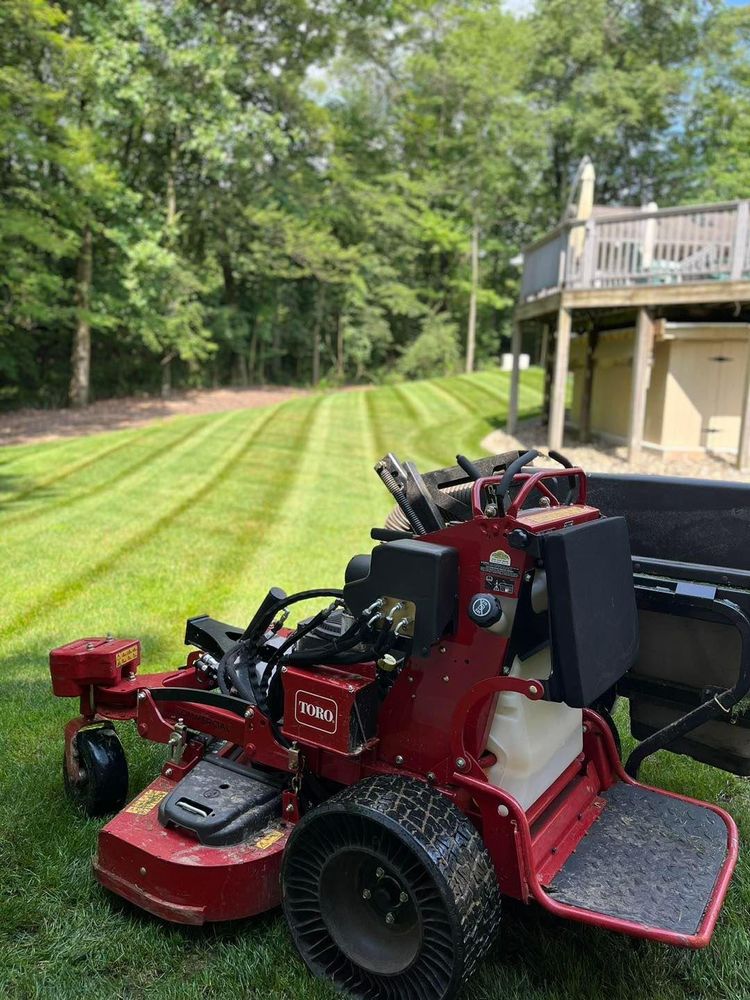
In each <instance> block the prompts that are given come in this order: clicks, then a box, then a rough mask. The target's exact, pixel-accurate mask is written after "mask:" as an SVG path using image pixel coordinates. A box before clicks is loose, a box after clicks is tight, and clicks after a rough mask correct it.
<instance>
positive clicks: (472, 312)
mask: <svg viewBox="0 0 750 1000" xmlns="http://www.w3.org/2000/svg"><path fill="white" fill-rule="evenodd" d="M478 287H479V226H478V225H477V224H476V222H475V223H474V228H473V229H472V231H471V293H470V295H469V325H468V329H467V331H466V371H467V372H473V371H474V352H475V350H476V343H477V288H478Z"/></svg>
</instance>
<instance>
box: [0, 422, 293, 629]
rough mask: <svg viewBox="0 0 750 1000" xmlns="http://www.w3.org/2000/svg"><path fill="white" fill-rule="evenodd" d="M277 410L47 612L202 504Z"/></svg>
mask: <svg viewBox="0 0 750 1000" xmlns="http://www.w3.org/2000/svg"><path fill="white" fill-rule="evenodd" d="M276 409H277V408H276V407H274V408H272V409H271V410H270V411H267V412H266V415H265V417H264V418H263V419H262V420H261V422H260V424H259V425H258V424H253V425H252V426H251V427H250V428H249V429H248V430H247V431H246V432H245V434H243V436H242V437H241V438H240V440H239V441H238V442H237V443H236V444H235V446H234V447H233V448H232V449H231V450H230V451H229V453H228V454H226V455H225V457H224V458H223V459H222V460H221V461H220V462H219V466H218V469H217V470H216V471H215V472H214V471H210V472H209V473H208V475H207V476H204V481H203V482H202V483H201V485H200V486H198V487H197V488H196V489H194V490H191V491H190V492H188V493H186V494H185V495H183V497H182V499H181V500H180V501H179V502H178V503H177V504H175V505H174V506H172V507H171V508H170V509H169V510H167V511H166V512H165V513H164V514H162V515H161V516H160V517H158V518H157V519H156V520H155V521H154V522H152V523H151V524H149V525H148V526H147V527H146V528H144V529H142V530H141V531H138V532H136V533H135V534H134V535H132V536H130V537H128V538H127V539H126V540H125V541H124V542H123V543H122V544H121V545H119V546H118V547H116V548H115V549H114V551H112V552H109V553H107V554H106V555H105V556H104V557H103V558H101V559H99V560H98V561H97V562H96V563H95V564H94V565H93V566H91V567H90V568H88V569H87V570H85V571H84V572H79V573H78V574H76V576H75V577H72V578H69V579H68V580H66V581H65V582H64V583H63V584H61V585H59V586H57V587H55V588H53V589H52V590H51V591H50V592H49V593H48V594H46V595H45V596H44V597H43V598H42V600H41V602H40V603H42V604H43V607H44V609H45V611H48V610H51V609H57V608H59V607H60V606H61V605H63V604H66V603H68V602H69V601H70V600H71V599H72V598H73V597H75V596H76V595H77V594H79V593H80V592H81V591H83V590H84V589H85V588H86V587H88V586H89V584H91V583H93V582H94V581H95V580H97V579H99V578H100V577H101V576H103V575H105V574H107V573H110V572H112V571H113V569H115V568H116V566H117V563H118V561H119V560H120V559H122V557H123V556H124V555H126V554H127V553H128V552H132V551H133V550H134V548H138V547H140V546H142V545H145V544H146V543H147V542H149V541H150V540H151V539H152V538H154V537H155V536H156V535H157V534H158V533H159V532H160V531H162V530H163V529H164V528H165V527H166V526H167V525H169V524H170V523H171V522H172V521H174V520H175V519H176V518H178V517H180V515H181V514H184V513H185V511H187V510H188V509H189V508H190V507H191V506H193V505H194V504H195V503H198V502H200V500H201V499H202V498H203V497H204V496H205V495H206V494H207V493H209V492H210V491H211V490H212V489H215V488H216V486H217V485H218V484H219V483H220V482H221V481H222V479H223V478H224V477H225V476H226V475H227V474H228V472H229V471H230V470H231V467H232V464H233V462H234V461H235V459H236V457H237V456H238V455H240V454H241V453H242V451H243V449H244V448H245V447H246V445H247V444H248V442H249V441H250V440H251V439H252V438H253V437H255V436H257V435H258V434H259V433H260V432H261V431H262V429H263V427H265V426H266V425H267V424H268V423H270V422H271V420H272V419H273V418H274V416H275V414H276ZM38 611H39V605H38V603H35V604H34V605H33V606H32V607H30V608H27V609H26V610H25V611H23V612H21V613H20V614H18V615H16V616H15V617H14V618H12V619H10V620H9V621H8V622H7V623H6V624H5V626H4V627H3V628H2V629H0V638H3V637H8V636H10V635H11V634H12V633H13V632H22V631H23V630H25V629H26V628H27V627H28V625H29V624H30V623H31V622H32V621H34V620H35V619H36V617H37V615H38Z"/></svg>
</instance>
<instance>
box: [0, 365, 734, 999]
mask: <svg viewBox="0 0 750 1000" xmlns="http://www.w3.org/2000/svg"><path fill="white" fill-rule="evenodd" d="M507 394H508V383H507V378H506V377H505V376H503V375H500V374H499V373H496V372H485V373H480V374H477V375H475V376H472V377H456V378H450V379H441V380H436V381H431V382H421V383H413V384H410V385H399V386H393V387H385V388H378V389H373V390H371V391H368V392H364V391H363V392H348V393H338V394H331V395H315V396H309V397H305V398H300V399H296V400H294V401H292V402H288V403H285V404H283V405H280V406H276V407H271V408H268V409H262V410H248V411H241V412H232V413H224V414H213V415H209V416H199V417H186V418H180V419H175V420H172V421H169V422H164V423H158V424H153V425H150V426H148V427H146V428H139V429H134V430H127V431H119V432H115V433H111V434H100V435H96V436H93V437H88V438H77V439H72V440H66V441H59V442H55V443H51V444H43V445H34V446H23V447H14V448H7V449H5V451H4V453H2V454H0V538H1V539H2V574H1V575H0V580H1V582H0V794H1V795H2V798H1V799H0V997H3V998H5V997H9V998H13V1000H16V998H32V997H44V998H46V997H50V998H54V1000H63V998H68V997H70V998H76V1000H83V998H105V997H106V998H109V1000H119V998H123V1000H125V998H128V1000H130V998H133V1000H135V998H153V1000H156V998H159V1000H171V998H174V1000H177V998H179V1000H190V998H213V997H216V998H222V1000H223V998H233V1000H234V998H237V1000H240V998H269V997H272V998H289V1000H292V998H298V997H312V998H327V997H328V998H330V997H331V996H333V994H332V993H331V991H330V989H329V988H328V987H327V986H326V985H325V984H322V983H319V982H315V981H314V980H313V979H311V978H310V977H309V976H308V975H307V973H306V971H305V970H304V968H303V967H302V965H301V962H300V961H299V960H298V958H297V956H296V954H295V952H294V950H293V948H292V946H291V944H290V941H289V938H288V936H287V933H286V929H285V925H284V922H283V919H282V917H281V915H280V914H279V913H278V912H276V913H272V914H269V915H267V916H265V917H261V918H257V919H254V920H248V921H244V922H239V923H235V924H227V925H221V926H210V927H206V928H199V929H189V928H187V929H186V928H179V927H173V926H169V925H167V924H164V923H161V922H159V921H158V920H156V919H153V918H151V917H149V916H148V915H146V914H143V913H141V912H140V911H138V910H136V909H134V908H131V907H129V906H128V905H127V904H125V903H123V902H121V901H119V900H118V899H117V898H116V897H113V896H110V895H108V894H107V893H106V892H105V891H104V890H103V889H101V888H100V887H99V886H98V884H97V883H96V882H95V881H94V880H93V878H92V876H91V874H90V869H89V863H90V858H91V855H92V854H93V852H94V850H95V847H96V835H97V831H98V829H99V826H100V824H99V823H97V822H93V821H85V820H83V819H82V818H81V817H80V816H78V815H76V814H75V813H74V812H73V811H72V809H71V808H70V806H69V804H68V803H67V801H66V799H65V797H64V795H63V790H62V782H61V775H60V758H61V752H62V731H63V726H64V724H65V722H66V721H67V720H68V719H69V718H70V717H71V716H72V715H73V714H75V711H76V705H75V703H74V702H73V701H63V700H60V699H55V698H53V697H52V694H51V691H50V685H49V680H48V668H47V653H48V650H49V649H50V648H51V647H53V646H55V645H58V644H60V643H62V642H65V641H68V640H70V639H72V638H76V637H78V636H81V635H87V634H102V633H104V632H107V631H112V632H114V633H115V634H119V635H123V636H131V635H132V636H139V637H140V638H141V639H142V640H143V646H144V655H145V669H146V670H157V669H164V668H166V667H169V666H176V665H178V664H179V663H181V662H183V660H184V655H185V649H184V647H183V646H182V635H183V628H184V621H185V618H187V617H188V616H190V615H193V614H198V613H202V612H207V613H210V614H212V615H215V616H216V617H218V618H220V619H223V620H225V621H234V622H238V623H244V622H245V621H247V619H248V618H249V616H250V615H251V614H252V612H253V611H254V609H255V607H256V605H257V602H258V601H259V599H260V598H261V597H262V596H263V594H264V593H265V591H266V590H267V588H268V587H269V586H270V585H272V584H276V585H278V586H281V587H284V588H285V589H286V590H287V591H292V590H294V589H301V588H305V587H310V586H337V585H339V584H340V582H341V579H342V574H343V570H344V567H345V565H346V563H347V561H348V559H349V557H350V556H351V555H352V554H354V553H356V552H360V551H367V550H368V549H369V547H370V546H371V542H370V539H369V530H370V528H371V527H372V526H373V525H377V524H382V522H383V518H384V516H385V514H386V513H387V511H388V509H389V506H390V504H389V500H388V496H387V494H386V492H385V490H384V488H383V487H382V485H381V484H380V482H379V481H378V479H377V477H376V476H375V474H374V473H373V471H372V464H373V462H374V460H375V459H377V458H378V457H380V456H381V455H383V454H384V453H385V452H386V451H388V450H392V451H394V452H396V453H397V454H398V455H399V456H401V457H404V458H411V459H413V460H415V461H416V462H417V463H418V464H419V466H420V467H421V468H423V469H430V468H435V467H438V466H441V465H446V464H449V463H451V462H452V461H453V457H454V455H455V454H456V452H457V451H463V452H466V453H467V454H469V455H477V454H479V453H480V441H481V439H482V438H483V436H484V435H485V434H486V433H487V432H488V431H489V430H490V429H492V428H493V427H495V426H497V425H498V423H499V422H500V421H501V420H502V418H503V416H504V412H505V405H506V401H507ZM540 396H541V381H540V374H539V373H538V372H535V371H530V372H527V373H524V376H523V384H522V396H521V404H522V409H523V410H524V411H525V412H527V413H532V412H534V411H535V410H536V409H537V408H538V406H539V403H540ZM621 713H622V710H621ZM620 721H621V722H622V723H623V725H624V723H625V720H624V717H623V718H621V720H620ZM120 728H121V733H122V736H123V740H124V742H125V745H126V749H127V752H128V756H129V761H130V768H131V794H135V793H136V792H137V791H138V790H139V789H140V788H142V787H143V786H144V785H145V784H147V783H148V781H149V780H150V779H151V778H152V777H153V775H154V774H155V773H156V771H157V770H158V768H159V766H160V762H161V760H162V759H163V755H164V748H163V747H158V746H154V745H152V744H149V743H145V742H143V741H141V740H139V739H137V738H136V737H135V736H134V733H133V731H132V726H122V727H120ZM644 777H645V779H646V780H649V781H651V782H653V783H655V784H660V785H662V786H664V787H667V788H671V789H674V790H678V791H681V792H686V793H689V794H693V795H696V796H698V797H703V798H707V799H710V800H712V801H718V802H721V803H722V804H723V805H726V806H727V807H728V808H729V809H730V810H731V811H732V812H733V814H734V815H735V817H736V818H737V819H738V821H739V822H740V825H741V829H742V831H743V832H744V834H745V836H746V837H750V810H749V809H748V797H747V792H746V786H745V783H744V782H742V781H740V780H739V779H736V778H732V777H731V776H728V775H726V774H723V773H721V772H719V771H714V770H711V769H709V768H704V767H701V766H699V765H697V764H694V763H692V762H690V761H686V760H683V759H681V758H674V757H670V756H669V755H667V754H662V755H660V756H659V757H658V758H657V759H655V760H652V761H651V762H649V764H648V765H647V766H646V767H645V768H644ZM749 928H750V871H748V863H747V858H746V856H745V857H743V859H742V861H741V864H740V866H739V869H738V872H737V875H736V877H735V881H734V884H733V886H732V889H731V891H730V895H729V900H728V903H727V906H726V908H725V911H724V914H723V916H722V918H721V921H720V923H719V927H718V930H717V933H716V936H715V938H714V942H713V944H712V946H711V948H710V949H709V950H707V951H704V952H701V953H698V954H692V953H689V952H684V951H678V950H674V949H669V948H667V947H663V946H658V945H651V944H645V943H642V942H633V941H631V940H629V939H627V938H624V937H619V936H616V935H612V934H607V933H604V932H601V931H598V930H595V929H591V928H585V927H582V926H580V925H576V924H573V923H569V922H562V921H558V920H555V919H553V918H551V917H549V916H547V915H546V914H544V913H543V912H541V911H540V910H539V909H538V908H534V907H529V908H524V907H522V906H520V905H517V904H516V905H513V904H509V905H507V906H506V908H505V915H504V919H503V923H502V929H501V933H500V935H499V938H498V941H497V944H496V946H495V947H494V949H493V951H492V954H491V956H490V958H489V959H488V960H487V961H486V962H485V963H484V964H483V966H482V967H481V969H480V971H479V973H478V975H477V976H475V978H474V979H473V980H472V981H471V983H469V984H468V985H467V987H466V989H465V991H464V997H465V998H466V1000H468V998H472V1000H480V998H481V1000H501V998H502V1000H522V998H523V1000H542V998H544V1000H552V998H555V1000H557V998H560V1000H563V998H564V1000H581V998H591V1000H594V998H597V1000H599V998H607V1000H636V998H641V997H655V998H663V1000H673V998H674V1000H677V998H690V1000H694V998H696V1000H697V998H711V1000H718V998H724V997H726V998H742V997H750V961H749V960H748V959H749V957H750V934H749Z"/></svg>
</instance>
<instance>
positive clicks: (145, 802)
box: [125, 788, 167, 816]
mask: <svg viewBox="0 0 750 1000" xmlns="http://www.w3.org/2000/svg"><path fill="white" fill-rule="evenodd" d="M166 794H167V793H166V792H160V791H159V790H158V789H156V788H149V789H148V790H147V791H145V792H144V793H143V795H139V796H138V798H137V799H133V801H132V802H131V803H130V805H129V806H128V807H127V809H126V810H125V812H126V813H135V814H136V816H145V815H146V814H147V813H150V812H151V810H152V809H153V808H154V806H158V804H159V803H160V802H161V800H162V799H163V798H164V796H165V795H166Z"/></svg>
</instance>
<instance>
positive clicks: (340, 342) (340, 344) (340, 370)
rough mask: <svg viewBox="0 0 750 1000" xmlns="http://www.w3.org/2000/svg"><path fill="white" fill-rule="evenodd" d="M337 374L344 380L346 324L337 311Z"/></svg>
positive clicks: (340, 380)
mask: <svg viewBox="0 0 750 1000" xmlns="http://www.w3.org/2000/svg"><path fill="white" fill-rule="evenodd" d="M336 374H337V376H338V380H339V382H343V381H344V326H343V323H342V322H341V313H340V312H338V311H337V312H336Z"/></svg>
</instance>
